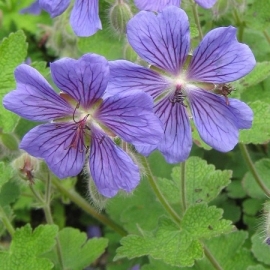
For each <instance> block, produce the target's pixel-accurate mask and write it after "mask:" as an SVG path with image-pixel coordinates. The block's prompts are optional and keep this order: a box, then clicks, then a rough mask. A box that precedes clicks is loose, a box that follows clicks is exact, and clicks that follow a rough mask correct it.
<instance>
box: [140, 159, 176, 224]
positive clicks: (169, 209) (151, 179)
mask: <svg viewBox="0 0 270 270" xmlns="http://www.w3.org/2000/svg"><path fill="white" fill-rule="evenodd" d="M142 162H143V165H144V167H145V171H146V174H147V178H148V181H149V184H150V186H151V187H152V189H153V191H154V193H155V194H156V196H157V198H158V199H159V201H160V203H161V204H162V206H163V207H164V208H165V209H166V211H167V212H168V213H169V214H170V215H171V217H172V218H173V219H174V220H175V221H176V222H177V223H180V221H181V219H180V217H179V216H178V214H177V213H176V212H175V211H174V209H173V208H172V207H171V206H170V204H169V203H168V201H167V200H166V198H165V197H164V196H163V194H162V193H161V191H160V189H159V187H158V185H157V184H156V181H155V179H154V176H153V174H152V171H151V168H150V166H149V163H148V161H147V159H146V158H145V157H143V158H142Z"/></svg>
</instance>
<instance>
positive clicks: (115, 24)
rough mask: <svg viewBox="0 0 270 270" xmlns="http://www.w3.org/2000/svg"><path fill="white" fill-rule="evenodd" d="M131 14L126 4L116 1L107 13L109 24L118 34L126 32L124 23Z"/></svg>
mask: <svg viewBox="0 0 270 270" xmlns="http://www.w3.org/2000/svg"><path fill="white" fill-rule="evenodd" d="M132 16H133V14H132V12H131V9H130V7H129V5H128V4H126V3H124V2H123V1H121V0H118V1H116V3H115V4H114V5H113V6H112V7H111V9H110V13H109V19H110V24H111V26H112V28H113V30H114V31H115V32H116V33H117V34H118V35H124V34H126V25H127V22H128V21H129V20H130V19H131V18H132Z"/></svg>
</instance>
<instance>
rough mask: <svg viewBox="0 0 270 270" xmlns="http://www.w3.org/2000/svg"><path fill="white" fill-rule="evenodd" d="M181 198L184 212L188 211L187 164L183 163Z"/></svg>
mask: <svg viewBox="0 0 270 270" xmlns="http://www.w3.org/2000/svg"><path fill="white" fill-rule="evenodd" d="M180 166H181V198H182V207H183V212H185V210H186V209H187V202H186V162H185V161H184V162H182V163H181V165H180Z"/></svg>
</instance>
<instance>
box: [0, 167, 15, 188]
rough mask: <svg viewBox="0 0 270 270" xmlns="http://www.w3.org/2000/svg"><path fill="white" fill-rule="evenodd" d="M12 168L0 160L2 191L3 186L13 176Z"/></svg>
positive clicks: (0, 185)
mask: <svg viewBox="0 0 270 270" xmlns="http://www.w3.org/2000/svg"><path fill="white" fill-rule="evenodd" d="M11 175H12V168H11V167H10V166H7V164H5V163H4V162H0V191H1V188H2V186H3V185H4V184H5V183H6V182H7V181H8V180H9V179H10V178H11Z"/></svg>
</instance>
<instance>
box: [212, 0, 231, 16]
mask: <svg viewBox="0 0 270 270" xmlns="http://www.w3.org/2000/svg"><path fill="white" fill-rule="evenodd" d="M228 2H229V1H227V0H219V1H217V2H216V4H215V5H214V6H213V7H212V11H213V16H214V18H215V19H216V20H217V19H219V18H220V17H221V16H223V15H224V14H225V13H226V12H227V11H228V7H229V5H228Z"/></svg>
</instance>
